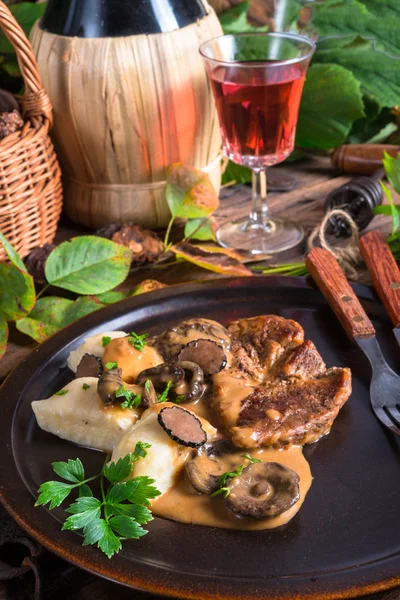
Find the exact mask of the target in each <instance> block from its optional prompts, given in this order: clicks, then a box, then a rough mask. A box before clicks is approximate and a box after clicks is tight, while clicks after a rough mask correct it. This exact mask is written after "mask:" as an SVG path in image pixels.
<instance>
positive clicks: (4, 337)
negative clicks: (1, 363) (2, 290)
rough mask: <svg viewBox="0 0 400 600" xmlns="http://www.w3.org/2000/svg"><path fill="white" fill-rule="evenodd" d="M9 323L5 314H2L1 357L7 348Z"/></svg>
mask: <svg viewBox="0 0 400 600" xmlns="http://www.w3.org/2000/svg"><path fill="white" fill-rule="evenodd" d="M7 340H8V325H7V321H6V319H5V317H4V315H2V314H0V358H1V357H2V356H3V355H4V352H5V351H6V348H7Z"/></svg>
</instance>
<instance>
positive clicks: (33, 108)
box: [0, 0, 53, 127]
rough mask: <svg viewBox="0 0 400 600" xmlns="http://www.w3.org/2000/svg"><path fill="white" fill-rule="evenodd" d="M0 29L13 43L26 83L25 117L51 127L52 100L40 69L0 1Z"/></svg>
mask: <svg viewBox="0 0 400 600" xmlns="http://www.w3.org/2000/svg"><path fill="white" fill-rule="evenodd" d="M0 27H1V28H2V30H3V32H4V34H5V36H6V37H7V38H8V40H9V41H10V42H11V44H12V45H13V47H14V50H15V53H16V55H17V60H18V65H19V68H20V70H21V74H22V77H23V79H24V83H25V92H24V95H23V97H22V98H21V103H22V110H23V114H24V116H25V117H28V118H32V120H33V121H35V120H36V119H35V117H43V118H44V119H47V121H48V122H49V125H50V127H51V125H52V123H53V110H52V106H51V102H50V98H49V97H48V95H47V94H46V92H45V91H44V88H43V84H42V81H41V79H40V75H39V68H38V65H37V62H36V58H35V55H34V53H33V49H32V46H31V44H30V43H29V40H28V39H27V37H26V35H25V33H24V32H23V30H22V29H21V27H20V26H19V25H18V23H17V21H16V20H15V18H14V17H13V15H12V14H11V12H10V11H9V9H8V8H7V6H6V5H5V4H4V3H3V2H2V1H1V0H0Z"/></svg>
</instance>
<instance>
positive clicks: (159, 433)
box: [111, 402, 217, 494]
mask: <svg viewBox="0 0 400 600" xmlns="http://www.w3.org/2000/svg"><path fill="white" fill-rule="evenodd" d="M166 406H176V404H172V403H170V402H164V403H162V404H155V405H153V406H152V407H150V408H149V409H147V410H146V411H145V412H144V413H143V416H142V418H141V419H140V420H139V421H137V423H135V425H133V426H132V427H130V429H129V430H128V431H127V432H126V433H125V434H124V435H123V436H122V438H121V439H120V441H119V442H118V444H117V445H116V446H115V448H114V451H113V454H112V457H111V460H112V461H113V462H116V461H117V460H118V459H119V458H123V457H124V456H126V455H127V454H130V453H131V452H133V451H134V450H135V446H136V444H137V442H146V443H148V444H151V447H150V448H148V449H147V450H146V451H147V456H146V457H145V458H143V459H140V460H138V461H137V462H135V463H134V464H133V470H132V475H131V477H138V476H140V475H147V477H151V478H152V479H154V480H155V483H154V485H155V487H156V488H157V489H158V490H159V491H160V492H161V494H164V493H165V492H166V491H167V490H168V489H169V488H170V487H171V486H172V485H173V484H174V483H175V481H176V479H177V477H178V475H179V473H180V472H181V470H182V468H183V466H184V464H185V461H186V460H187V458H188V457H189V456H190V455H191V453H192V449H191V448H187V447H186V446H182V445H181V444H178V443H177V442H174V441H173V440H172V439H171V438H170V437H169V435H167V433H166V432H165V431H164V429H163V428H162V427H161V425H160V424H159V422H158V413H159V412H160V410H161V409H162V408H165V407H166ZM189 412H192V411H189ZM193 414H194V413H193ZM196 416H197V415H196ZM197 418H198V419H200V421H201V424H202V426H203V429H204V431H205V432H206V434H207V439H211V438H212V437H213V436H215V434H216V433H217V430H216V429H215V428H214V427H213V426H212V425H210V423H209V422H208V421H206V420H205V419H202V418H200V417H199V416H197Z"/></svg>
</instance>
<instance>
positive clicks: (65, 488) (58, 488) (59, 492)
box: [35, 481, 74, 510]
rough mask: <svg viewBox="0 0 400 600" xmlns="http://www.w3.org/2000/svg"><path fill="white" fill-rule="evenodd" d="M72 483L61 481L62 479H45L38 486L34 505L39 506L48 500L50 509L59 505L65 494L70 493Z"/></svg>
mask: <svg viewBox="0 0 400 600" xmlns="http://www.w3.org/2000/svg"><path fill="white" fill-rule="evenodd" d="M73 487H74V486H73V485H72V484H69V483H63V482H62V481H46V483H42V485H41V486H40V488H39V497H38V499H37V501H36V503H35V506H41V505H42V504H47V503H48V502H50V506H49V508H50V510H52V509H53V508H56V507H57V506H60V504H61V503H62V502H63V500H65V498H66V497H67V496H69V494H70V493H71V491H72V489H73Z"/></svg>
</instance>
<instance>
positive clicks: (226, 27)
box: [219, 0, 268, 35]
mask: <svg viewBox="0 0 400 600" xmlns="http://www.w3.org/2000/svg"><path fill="white" fill-rule="evenodd" d="M248 12H249V2H248V0H246V1H245V2H240V3H239V4H237V5H236V6H233V7H232V8H229V9H228V10H225V11H224V12H223V13H221V14H220V15H219V21H220V23H221V25H222V29H223V32H224V34H225V35H226V34H229V33H244V32H251V31H267V29H268V28H267V27H255V26H254V25H252V24H251V23H249V22H248V20H247V14H248Z"/></svg>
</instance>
